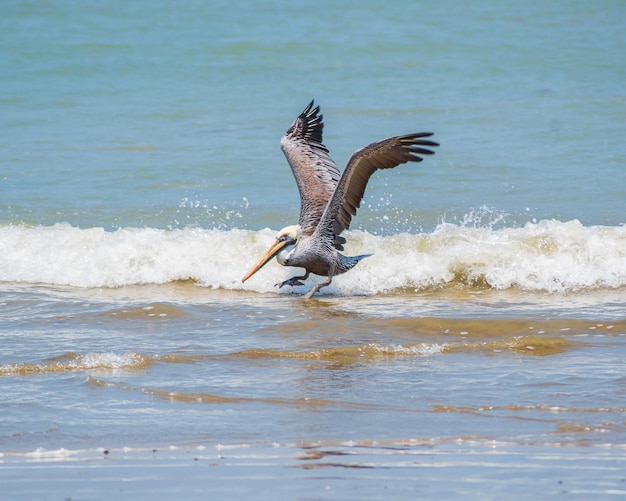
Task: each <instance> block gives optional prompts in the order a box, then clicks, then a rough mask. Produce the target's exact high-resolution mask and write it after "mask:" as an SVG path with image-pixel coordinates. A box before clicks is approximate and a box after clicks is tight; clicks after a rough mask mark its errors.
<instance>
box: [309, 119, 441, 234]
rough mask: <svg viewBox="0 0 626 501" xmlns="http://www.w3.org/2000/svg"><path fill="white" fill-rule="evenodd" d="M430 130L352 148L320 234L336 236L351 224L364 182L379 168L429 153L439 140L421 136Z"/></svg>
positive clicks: (323, 220)
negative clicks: (353, 149)
mask: <svg viewBox="0 0 626 501" xmlns="http://www.w3.org/2000/svg"><path fill="white" fill-rule="evenodd" d="M432 135H433V134H432V132H418V133H417V134H407V135H405V136H396V137H390V138H389V139H383V140H382V141H378V142H377V143H372V144H370V145H368V146H366V147H365V148H361V149H360V150H358V151H355V152H354V153H353V154H352V156H351V157H350V160H349V161H348V165H347V166H346V170H345V171H344V172H343V175H342V176H341V179H340V181H339V183H338V185H337V188H336V189H335V192H334V193H333V196H332V198H331V200H330V202H329V204H328V207H327V208H326V211H325V212H324V214H323V216H322V219H321V221H320V224H319V230H318V231H320V234H321V232H324V233H325V234H326V235H327V236H328V237H331V238H336V237H337V236H338V235H339V234H340V233H341V232H342V231H343V230H346V229H348V228H349V227H350V222H351V221H352V216H354V215H356V210H357V209H358V208H359V206H360V205H361V200H362V199H363V194H364V193H365V187H366V186H367V182H368V181H369V179H370V177H371V176H372V174H374V172H376V171H377V170H378V169H392V168H394V167H396V166H397V165H400V164H403V163H406V162H421V161H422V160H423V157H422V156H420V155H432V154H434V153H435V152H434V151H432V150H430V149H428V148H433V147H435V146H439V143H436V142H434V141H430V140H428V139H423V138H426V137H430V136H432Z"/></svg>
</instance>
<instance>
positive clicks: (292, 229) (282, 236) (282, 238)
mask: <svg viewBox="0 0 626 501" xmlns="http://www.w3.org/2000/svg"><path fill="white" fill-rule="evenodd" d="M299 236H300V227H299V226H298V225H292V226H286V227H285V228H283V229H282V230H280V231H279V232H278V233H277V234H276V241H275V242H274V243H273V244H272V246H271V247H270V248H269V249H268V251H267V252H266V253H265V254H264V256H263V257H262V258H261V259H259V262H258V263H257V264H255V265H254V266H253V267H252V268H251V269H250V271H249V272H248V273H247V274H246V276H245V277H243V279H242V280H241V281H242V282H245V281H246V280H248V279H249V278H250V277H251V276H252V275H254V274H255V273H256V272H257V271H259V270H260V269H261V268H263V266H265V265H266V264H267V262H268V261H269V260H270V259H272V258H273V257H274V256H276V259H277V261H278V262H279V263H280V264H282V265H284V264H285V260H286V259H287V257H288V254H291V252H292V251H293V249H288V248H289V247H294V246H295V245H296V243H298V237H299Z"/></svg>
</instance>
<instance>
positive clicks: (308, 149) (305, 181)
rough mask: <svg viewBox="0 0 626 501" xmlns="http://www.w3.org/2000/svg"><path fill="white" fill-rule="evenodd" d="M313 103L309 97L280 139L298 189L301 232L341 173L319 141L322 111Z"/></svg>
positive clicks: (316, 217) (315, 219)
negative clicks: (306, 103)
mask: <svg viewBox="0 0 626 501" xmlns="http://www.w3.org/2000/svg"><path fill="white" fill-rule="evenodd" d="M313 106H314V103H313V101H311V102H310V103H309V105H308V106H307V107H306V108H305V109H304V111H303V112H302V113H300V115H299V116H298V118H296V120H295V121H294V123H293V124H292V125H291V127H290V128H289V130H288V131H287V132H286V133H285V135H284V136H283V137H282V139H281V141H280V147H281V149H282V150H283V153H284V154H285V156H286V157H287V161H288V162H289V165H290V166H291V170H292V172H293V175H294V177H295V178H296V184H297V185H298V190H299V191H300V217H299V220H298V224H299V225H300V228H301V232H302V235H305V236H308V235H312V234H313V232H314V231H315V228H316V227H317V225H318V224H319V221H320V218H321V217H322V214H323V213H324V210H325V209H326V206H327V204H328V201H329V200H330V197H331V196H332V194H333V193H334V191H335V188H336V186H337V183H338V182H339V178H340V177H341V176H340V173H339V169H337V166H336V165H335V162H333V160H332V158H330V156H329V154H328V149H327V148H326V146H324V144H323V143H322V131H323V129H324V122H323V115H322V114H320V108H319V106H317V107H313ZM338 245H340V242H338Z"/></svg>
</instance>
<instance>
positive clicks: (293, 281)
mask: <svg viewBox="0 0 626 501" xmlns="http://www.w3.org/2000/svg"><path fill="white" fill-rule="evenodd" d="M307 278H309V274H308V273H306V274H305V275H302V276H301V277H291V278H290V279H288V280H285V281H284V282H280V283H278V284H276V287H278V288H279V289H280V288H281V287H283V286H285V285H289V286H291V287H295V286H296V285H304V283H303V282H301V280H306V279H307Z"/></svg>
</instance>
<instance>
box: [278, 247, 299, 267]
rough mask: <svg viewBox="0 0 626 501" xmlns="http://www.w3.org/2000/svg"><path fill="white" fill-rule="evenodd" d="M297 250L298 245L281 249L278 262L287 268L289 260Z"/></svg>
mask: <svg viewBox="0 0 626 501" xmlns="http://www.w3.org/2000/svg"><path fill="white" fill-rule="evenodd" d="M295 250H296V244H292V245H287V246H286V247H285V248H284V249H281V250H280V252H279V253H278V254H276V261H278V263H279V264H280V265H282V266H285V263H286V262H287V260H288V259H289V258H290V257H291V255H292V254H293V251H295Z"/></svg>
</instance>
